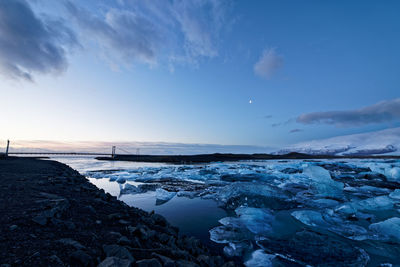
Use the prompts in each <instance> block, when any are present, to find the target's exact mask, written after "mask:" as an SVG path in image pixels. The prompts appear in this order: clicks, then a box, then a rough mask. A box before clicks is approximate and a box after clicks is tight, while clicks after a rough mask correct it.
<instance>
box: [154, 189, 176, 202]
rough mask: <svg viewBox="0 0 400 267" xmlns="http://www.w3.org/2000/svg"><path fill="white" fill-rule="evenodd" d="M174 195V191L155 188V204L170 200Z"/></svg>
mask: <svg viewBox="0 0 400 267" xmlns="http://www.w3.org/2000/svg"><path fill="white" fill-rule="evenodd" d="M175 195H176V192H169V191H167V190H164V189H162V188H157V189H156V198H157V204H158V205H161V204H164V203H166V202H168V201H169V200H171V199H172V198H173V197H174V196H175Z"/></svg>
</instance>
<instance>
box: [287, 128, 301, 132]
mask: <svg viewBox="0 0 400 267" xmlns="http://www.w3.org/2000/svg"><path fill="white" fill-rule="evenodd" d="M302 131H303V129H298V128H296V129H292V130H290V131H289V133H298V132H302Z"/></svg>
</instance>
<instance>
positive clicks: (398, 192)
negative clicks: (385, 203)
mask: <svg viewBox="0 0 400 267" xmlns="http://www.w3.org/2000/svg"><path fill="white" fill-rule="evenodd" d="M389 197H390V198H392V199H395V200H400V189H395V190H394V191H393V192H392V193H390V194H389Z"/></svg>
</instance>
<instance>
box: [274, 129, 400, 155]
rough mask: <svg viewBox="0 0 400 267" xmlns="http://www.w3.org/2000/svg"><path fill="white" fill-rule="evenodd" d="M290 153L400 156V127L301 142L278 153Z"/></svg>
mask: <svg viewBox="0 0 400 267" xmlns="http://www.w3.org/2000/svg"><path fill="white" fill-rule="evenodd" d="M288 152H301V153H307V154H331V155H365V154H369V155H371V154H385V155H400V127H397V128H391V129H385V130H381V131H376V132H370V133H361V134H352V135H344V136H338V137H332V138H328V139H320V140H312V141H307V142H301V143H298V144H294V145H291V146H288V147H286V148H284V149H281V150H279V151H278V152H277V153H278V154H284V153H288Z"/></svg>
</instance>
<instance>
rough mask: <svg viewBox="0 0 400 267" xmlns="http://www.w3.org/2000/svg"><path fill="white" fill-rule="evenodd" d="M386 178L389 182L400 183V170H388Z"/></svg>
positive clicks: (395, 168)
mask: <svg viewBox="0 0 400 267" xmlns="http://www.w3.org/2000/svg"><path fill="white" fill-rule="evenodd" d="M386 178H387V179H388V180H389V181H393V182H399V183H400V168H399V167H393V168H391V169H387V170H386Z"/></svg>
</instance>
